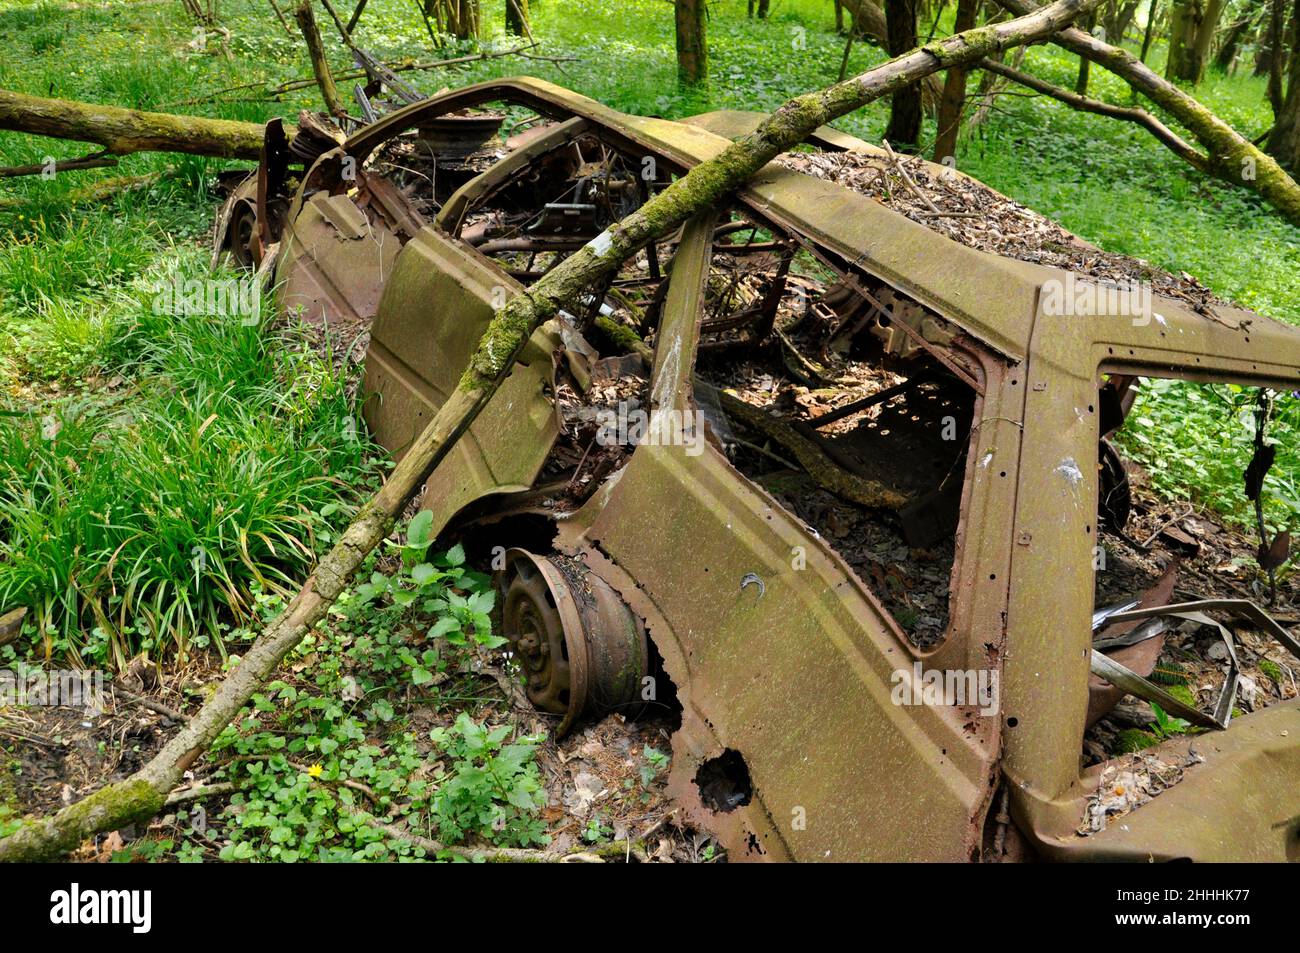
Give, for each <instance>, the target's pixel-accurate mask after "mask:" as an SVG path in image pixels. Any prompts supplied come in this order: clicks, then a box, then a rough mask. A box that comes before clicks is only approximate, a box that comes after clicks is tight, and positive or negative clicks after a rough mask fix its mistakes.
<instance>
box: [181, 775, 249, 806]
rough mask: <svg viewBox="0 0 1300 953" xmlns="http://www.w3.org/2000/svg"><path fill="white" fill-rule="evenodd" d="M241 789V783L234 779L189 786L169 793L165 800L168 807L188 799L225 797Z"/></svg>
mask: <svg viewBox="0 0 1300 953" xmlns="http://www.w3.org/2000/svg"><path fill="white" fill-rule="evenodd" d="M239 789H240V785H238V784H235V783H234V782H233V781H222V782H220V783H218V784H200V785H199V786H198V787H193V788H187V789H185V790H184V791H173V792H172V793H171V794H169V795H167V800H166V802H165V806H166V807H171V806H173V805H175V804H183V803H184V802H186V801H197V800H199V799H201V798H206V797H225V796H226V795H227V794H233V793H235V792H236V791H238V790H239Z"/></svg>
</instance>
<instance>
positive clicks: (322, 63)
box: [293, 0, 348, 119]
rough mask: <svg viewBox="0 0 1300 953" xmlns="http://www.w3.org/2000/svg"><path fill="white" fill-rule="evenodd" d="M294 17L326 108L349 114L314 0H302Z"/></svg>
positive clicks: (342, 114)
mask: <svg viewBox="0 0 1300 953" xmlns="http://www.w3.org/2000/svg"><path fill="white" fill-rule="evenodd" d="M293 18H294V19H295V20H297V21H298V29H300V30H302V38H303V40H304V41H305V42H306V44H307V55H308V56H309V57H310V58H311V71H312V73H313V74H314V75H315V76H316V85H317V86H319V87H320V94H321V99H323V100H324V101H325V109H326V110H327V111H328V112H329V113H331V114H332V115H334V116H337V117H339V118H340V119H341V118H343V117H344V116H346V115H347V114H348V110H347V107H346V106H344V105H343V99H342V97H340V96H339V88H338V87H337V86H336V85H334V74H333V73H331V72H330V64H329V60H328V59H327V58H326V56H325V44H324V42H323V41H322V40H321V36H320V29H319V28H318V27H317V26H316V14H315V13H313V12H312V0H302V2H301V3H299V4H298V6H297V8H296V9H295V10H294V11H293Z"/></svg>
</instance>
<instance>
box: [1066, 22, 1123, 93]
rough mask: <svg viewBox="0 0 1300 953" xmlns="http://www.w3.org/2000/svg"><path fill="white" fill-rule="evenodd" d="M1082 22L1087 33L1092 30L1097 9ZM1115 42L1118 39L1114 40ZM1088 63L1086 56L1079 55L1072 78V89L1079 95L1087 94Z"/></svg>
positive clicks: (1095, 23) (1089, 62) (1089, 63)
mask: <svg viewBox="0 0 1300 953" xmlns="http://www.w3.org/2000/svg"><path fill="white" fill-rule="evenodd" d="M1084 22H1085V24H1086V27H1085V28H1086V29H1087V31H1088V32H1089V33H1091V32H1093V27H1095V26H1096V25H1097V11H1096V10H1093V11H1092V13H1090V14H1089V15H1088V19H1087V20H1086V21H1084ZM1116 42H1119V41H1118V40H1116ZM1090 65H1091V61H1090V60H1089V59H1088V58H1087V57H1086V56H1080V57H1079V75H1078V76H1077V77H1076V78H1075V80H1074V91H1075V92H1076V93H1078V94H1079V95H1080V96H1087V95H1088V67H1089V66H1090Z"/></svg>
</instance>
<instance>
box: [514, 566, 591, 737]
mask: <svg viewBox="0 0 1300 953" xmlns="http://www.w3.org/2000/svg"><path fill="white" fill-rule="evenodd" d="M512 555H513V558H510V559H509V560H508V565H507V572H506V579H505V583H506V586H505V599H504V600H503V605H502V618H501V621H502V630H503V634H504V635H505V637H506V638H507V639H509V640H510V644H511V648H512V649H513V651H514V653H515V656H516V658H518V660H519V664H520V666H521V667H522V668H523V670H524V676H525V679H526V687H525V692H526V694H527V696H528V700H529V702H531V703H532V705H533V706H534V707H535V708H537V709H538V710H539V711H545V712H550V713H552V714H557V715H563V716H564V717H563V719H562V720H561V722H560V725H559V727H558V728H557V729H556V734H557V735H562V734H564V733H565V732H566V731H567V730H568V728H569V726H570V725H571V724H572V723H573V721H574V719H575V718H577V716H578V715H579V714H580V713H581V712H582V710H583V707H584V706H585V705H586V697H587V678H586V671H587V658H586V646H585V645H583V644H582V643H581V642H575V640H574V639H573V637H572V633H579V638H580V633H581V631H582V627H581V621H580V620H579V618H578V614H577V610H576V607H575V606H574V604H573V600H572V597H571V596H570V594H569V592H568V586H567V585H566V583H565V581H564V578H563V577H562V576H561V575H560V573H559V571H558V570H556V569H555V568H554V567H553V566H552V565H551V564H550V563H549V562H548V561H547V560H546V559H542V558H538V557H535V556H533V555H531V554H529V553H524V552H522V551H515V552H514V553H513V554H512Z"/></svg>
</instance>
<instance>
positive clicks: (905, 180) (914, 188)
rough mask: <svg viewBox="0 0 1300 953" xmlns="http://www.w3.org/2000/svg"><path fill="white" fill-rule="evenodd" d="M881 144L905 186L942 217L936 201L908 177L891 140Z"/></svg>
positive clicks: (885, 140) (883, 140)
mask: <svg viewBox="0 0 1300 953" xmlns="http://www.w3.org/2000/svg"><path fill="white" fill-rule="evenodd" d="M880 144H881V145H882V146H884V147H885V154H886V155H888V156H889V161H890V162H892V163H893V164H894V168H895V169H896V170H898V174H899V175H900V176H901V177H902V179H903V184H904V185H906V186H907V187H908V188H909V189H910V190H911V192H912V194H913V195H915V196H916V197H917V198H918V199H920V200H921V201H922V202H924V203H925V207H926V208H928V209H929V210H930V211H931V212H932V213H933V214H935V215H942V214H943V212H941V211H940V210H939V206H937V205H935V204H934V200H933V199H931V198H930V196H928V195H926V194H925V193H924V192H922V191H921V190H920V189H919V188H917V185H916V183H915V182H913V181H912V177H911V176H910V175H908V173H907V169H906V168H905V167H904V166H903V163H902V161H901V160H900V159H899V158H898V153H896V152H894V148H893V146H891V145H890V144H889V140H888V139H881V140H880Z"/></svg>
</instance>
